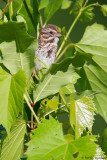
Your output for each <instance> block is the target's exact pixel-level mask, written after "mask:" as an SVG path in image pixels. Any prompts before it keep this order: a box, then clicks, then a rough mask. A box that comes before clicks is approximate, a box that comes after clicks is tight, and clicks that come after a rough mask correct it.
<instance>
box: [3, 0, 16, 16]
mask: <svg viewBox="0 0 107 160" xmlns="http://www.w3.org/2000/svg"><path fill="white" fill-rule="evenodd" d="M12 1H13V0H10V1H9V2H8V3H7V4H6V6H5V8H4V10H3V12H2V13H1V15H0V19H1V18H2V16H3V14H4V12H5V10H6V8H7V7H8V5H9V4H10V3H11V2H12Z"/></svg>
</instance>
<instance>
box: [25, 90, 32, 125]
mask: <svg viewBox="0 0 107 160" xmlns="http://www.w3.org/2000/svg"><path fill="white" fill-rule="evenodd" d="M26 95H27V97H28V99H29V101H30V103H33V102H32V99H31V98H30V96H29V93H28V91H26ZM31 122H33V113H32V112H31ZM31 127H32V128H33V123H31Z"/></svg>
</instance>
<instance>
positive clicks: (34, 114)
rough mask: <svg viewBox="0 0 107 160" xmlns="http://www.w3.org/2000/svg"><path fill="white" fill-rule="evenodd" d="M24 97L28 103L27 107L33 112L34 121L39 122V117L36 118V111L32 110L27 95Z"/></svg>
mask: <svg viewBox="0 0 107 160" xmlns="http://www.w3.org/2000/svg"><path fill="white" fill-rule="evenodd" d="M24 98H25V101H26V103H27V104H28V107H29V109H30V110H31V112H32V113H33V116H34V117H35V119H36V121H37V122H38V123H40V121H39V119H38V117H37V115H36V113H35V112H34V110H33V108H32V106H31V104H30V103H29V100H28V98H27V96H26V95H24Z"/></svg>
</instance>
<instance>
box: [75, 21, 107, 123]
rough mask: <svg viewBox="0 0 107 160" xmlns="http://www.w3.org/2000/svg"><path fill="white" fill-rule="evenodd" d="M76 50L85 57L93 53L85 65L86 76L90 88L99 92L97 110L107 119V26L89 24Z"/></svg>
mask: <svg viewBox="0 0 107 160" xmlns="http://www.w3.org/2000/svg"><path fill="white" fill-rule="evenodd" d="M76 50H77V51H78V54H79V53H80V56H81V53H82V54H84V59H85V58H86V57H88V56H89V55H91V56H89V57H90V58H89V57H88V59H86V61H88V63H86V64H85V65H84V67H83V69H84V73H85V75H86V77H85V78H86V79H87V80H88V82H89V85H90V88H91V89H92V90H93V91H97V92H99V94H96V95H95V99H94V100H95V106H96V108H97V110H96V112H97V113H99V114H100V115H101V116H103V118H104V119H105V120H106V121H107V107H106V104H107V98H106V97H107V31H106V30H105V27H104V26H102V25H99V24H96V23H95V24H93V25H92V26H88V27H87V28H86V31H85V33H84V35H83V38H82V39H81V41H80V42H79V43H78V44H77V45H76ZM82 79H84V77H82ZM83 85H84V84H83ZM83 85H82V86H83ZM82 86H81V87H82Z"/></svg>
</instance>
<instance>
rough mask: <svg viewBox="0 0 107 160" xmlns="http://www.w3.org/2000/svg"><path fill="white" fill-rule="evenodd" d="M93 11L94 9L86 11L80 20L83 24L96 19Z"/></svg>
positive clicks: (90, 8)
mask: <svg viewBox="0 0 107 160" xmlns="http://www.w3.org/2000/svg"><path fill="white" fill-rule="evenodd" d="M93 9H94V7H89V8H86V9H84V10H83V12H82V14H81V16H80V18H79V20H80V21H83V22H88V21H91V20H92V19H93V18H94V13H93Z"/></svg>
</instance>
